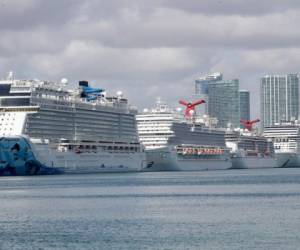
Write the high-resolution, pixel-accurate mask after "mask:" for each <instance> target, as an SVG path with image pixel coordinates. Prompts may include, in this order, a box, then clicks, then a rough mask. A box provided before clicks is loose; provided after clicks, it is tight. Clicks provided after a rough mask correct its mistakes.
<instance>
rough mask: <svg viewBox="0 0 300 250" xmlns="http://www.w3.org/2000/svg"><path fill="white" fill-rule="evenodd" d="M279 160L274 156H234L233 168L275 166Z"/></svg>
mask: <svg viewBox="0 0 300 250" xmlns="http://www.w3.org/2000/svg"><path fill="white" fill-rule="evenodd" d="M278 166H279V165H278V161H277V159H276V158H274V157H255V156H237V157H232V168H233V169H252V168H253V169H254V168H275V167H278Z"/></svg>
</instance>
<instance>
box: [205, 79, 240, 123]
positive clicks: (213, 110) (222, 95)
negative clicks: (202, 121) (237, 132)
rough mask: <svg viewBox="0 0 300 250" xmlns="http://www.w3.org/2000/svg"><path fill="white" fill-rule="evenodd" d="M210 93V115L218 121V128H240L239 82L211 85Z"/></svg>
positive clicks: (209, 87) (236, 80)
mask: <svg viewBox="0 0 300 250" xmlns="http://www.w3.org/2000/svg"><path fill="white" fill-rule="evenodd" d="M208 92H209V95H208V103H209V105H208V114H209V116H211V117H216V118H217V119H218V121H219V122H218V126H219V127H224V128H226V127H227V126H228V125H229V124H231V126H233V127H240V95H239V80H238V79H234V80H226V81H218V82H215V83H209V84H208Z"/></svg>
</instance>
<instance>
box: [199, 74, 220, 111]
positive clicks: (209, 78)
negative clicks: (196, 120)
mask: <svg viewBox="0 0 300 250" xmlns="http://www.w3.org/2000/svg"><path fill="white" fill-rule="evenodd" d="M222 78H223V75H222V74H221V73H220V72H216V73H213V74H208V75H205V76H201V77H199V78H198V79H196V80H195V95H196V98H199V99H203V100H205V102H206V103H204V104H202V105H201V106H199V107H197V112H199V113H200V114H208V85H209V84H210V83H215V82H217V81H221V80H222Z"/></svg>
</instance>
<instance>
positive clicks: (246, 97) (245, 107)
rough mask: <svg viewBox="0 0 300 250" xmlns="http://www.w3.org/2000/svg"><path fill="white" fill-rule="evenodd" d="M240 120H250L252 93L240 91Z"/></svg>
mask: <svg viewBox="0 0 300 250" xmlns="http://www.w3.org/2000/svg"><path fill="white" fill-rule="evenodd" d="M240 119H242V120H250V92H249V91H248V90H240Z"/></svg>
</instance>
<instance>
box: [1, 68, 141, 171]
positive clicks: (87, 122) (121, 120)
mask: <svg viewBox="0 0 300 250" xmlns="http://www.w3.org/2000/svg"><path fill="white" fill-rule="evenodd" d="M136 113H137V110H136V108H134V107H132V106H130V105H129V104H128V101H127V99H125V98H124V97H123V95H122V93H121V92H119V93H118V94H117V96H113V97H109V96H107V94H106V92H105V91H104V90H103V89H99V88H93V87H91V86H90V84H89V83H88V82H87V81H79V85H78V87H75V88H73V89H72V88H71V89H69V87H68V86H67V80H66V79H63V80H62V81H61V82H50V81H40V80H16V79H14V76H13V74H12V73H10V75H9V76H8V78H7V79H6V80H2V81H0V175H5V174H39V173H42V172H47V171H45V170H49V169H50V170H59V171H60V172H63V173H97V172H128V171H140V170H141V169H142V168H143V166H144V165H143V164H145V162H146V161H145V153H144V149H143V146H141V145H140V143H139V140H138V134H137V126H136V120H135V115H136ZM48 172H49V171H48ZM50 172H51V171H50ZM52 172H53V171H52Z"/></svg>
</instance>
